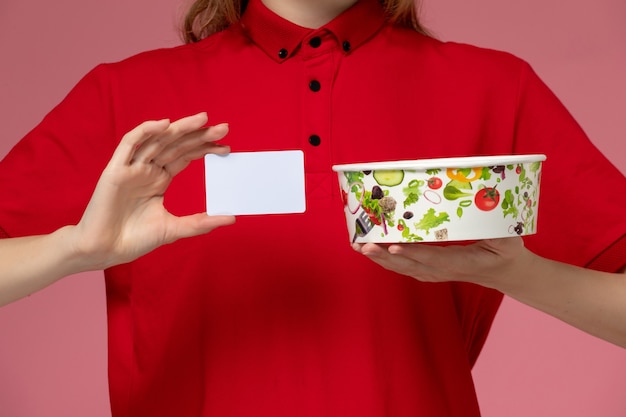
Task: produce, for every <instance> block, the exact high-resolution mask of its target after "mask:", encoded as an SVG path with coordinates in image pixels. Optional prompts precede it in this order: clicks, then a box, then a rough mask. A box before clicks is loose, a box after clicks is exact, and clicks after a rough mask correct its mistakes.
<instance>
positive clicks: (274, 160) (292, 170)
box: [204, 150, 306, 215]
mask: <svg viewBox="0 0 626 417" xmlns="http://www.w3.org/2000/svg"><path fill="white" fill-rule="evenodd" d="M204 171H205V185H206V208H207V214H209V215H219V214H231V215H251V214H288V213H303V212H304V211H305V209H306V198H305V192H304V154H303V152H302V151H297V150H296V151H270V152H232V153H230V154H229V155H225V156H221V155H213V154H208V155H206V156H205V157H204Z"/></svg>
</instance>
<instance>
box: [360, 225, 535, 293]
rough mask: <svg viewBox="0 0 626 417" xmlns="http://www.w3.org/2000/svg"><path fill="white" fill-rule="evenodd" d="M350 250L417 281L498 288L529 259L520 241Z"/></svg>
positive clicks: (366, 245)
mask: <svg viewBox="0 0 626 417" xmlns="http://www.w3.org/2000/svg"><path fill="white" fill-rule="evenodd" d="M353 248H354V249H355V250H356V251H357V252H360V253H362V254H363V255H365V256H367V257H368V258H370V259H371V260H372V261H374V262H376V263H377V264H379V265H381V266H382V267H384V268H386V269H389V270H391V271H395V272H397V273H399V274H403V275H408V276H410V277H413V278H415V279H418V280H420V281H427V282H443V281H464V282H474V283H478V284H481V285H484V286H487V287H492V288H494V287H496V288H497V287H499V286H500V285H502V282H503V281H504V280H505V279H506V278H507V276H509V277H510V276H514V275H516V274H513V275H511V273H513V272H516V271H523V270H524V264H525V263H527V262H530V261H531V260H532V259H533V255H532V254H531V253H530V252H529V251H528V250H526V249H525V248H524V241H523V240H522V238H520V237H511V238H505V239H489V240H482V241H479V242H476V243H473V244H469V245H465V246H462V245H450V246H435V245H429V244H416V243H407V244H393V245H390V246H382V245H377V244H373V243H367V244H354V245H353Z"/></svg>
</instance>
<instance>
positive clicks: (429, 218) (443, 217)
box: [414, 208, 450, 234]
mask: <svg viewBox="0 0 626 417" xmlns="http://www.w3.org/2000/svg"><path fill="white" fill-rule="evenodd" d="M449 221H450V216H448V213H439V214H437V213H436V212H435V209H433V208H431V209H430V210H428V211H427V212H426V214H424V217H422V220H420V221H419V222H418V223H415V224H414V226H415V228H416V229H420V230H424V231H425V232H426V234H428V233H429V232H430V229H434V228H436V227H439V226H441V225H442V224H443V223H444V222H449Z"/></svg>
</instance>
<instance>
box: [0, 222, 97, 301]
mask: <svg viewBox="0 0 626 417" xmlns="http://www.w3.org/2000/svg"><path fill="white" fill-rule="evenodd" d="M73 231H74V226H67V227H63V228H61V229H59V230H57V231H55V232H53V233H51V234H48V235H39V236H28V237H20V238H9V239H0V271H1V272H0V306H3V305H5V304H8V303H10V302H12V301H15V300H18V299H20V298H22V297H25V296H27V295H29V294H32V293H34V292H36V291H38V290H40V289H42V288H45V287H47V286H48V285H50V284H52V283H54V282H56V281H58V280H59V279H61V278H63V277H65V276H67V275H71V274H74V273H78V272H82V271H85V270H89V269H91V268H90V265H89V260H88V259H87V257H85V256H81V255H80V254H79V253H78V252H77V251H76V250H75V248H74V245H73V243H72V242H73V240H72V233H73ZM94 266H95V265H94Z"/></svg>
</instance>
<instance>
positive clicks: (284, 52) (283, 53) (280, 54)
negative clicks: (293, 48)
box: [278, 48, 289, 59]
mask: <svg viewBox="0 0 626 417" xmlns="http://www.w3.org/2000/svg"><path fill="white" fill-rule="evenodd" d="M287 55H289V51H287V50H286V49H285V48H283V49H281V50H280V51H278V57H279V58H281V59H285V58H287Z"/></svg>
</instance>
